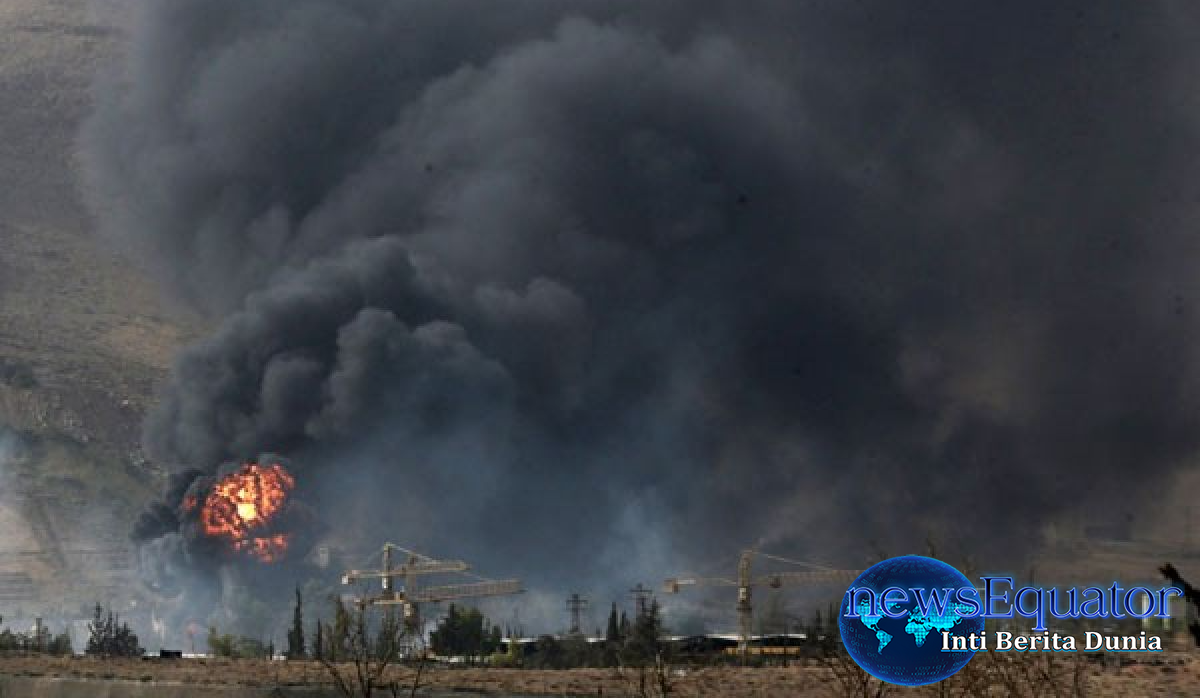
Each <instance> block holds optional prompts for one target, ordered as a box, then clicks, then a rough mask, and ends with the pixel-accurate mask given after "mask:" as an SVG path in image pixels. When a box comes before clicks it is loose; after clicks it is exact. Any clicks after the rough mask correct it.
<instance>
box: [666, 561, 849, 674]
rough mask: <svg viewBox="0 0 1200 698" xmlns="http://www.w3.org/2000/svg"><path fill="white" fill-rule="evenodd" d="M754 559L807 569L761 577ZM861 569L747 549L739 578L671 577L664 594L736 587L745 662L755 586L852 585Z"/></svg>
mask: <svg viewBox="0 0 1200 698" xmlns="http://www.w3.org/2000/svg"><path fill="white" fill-rule="evenodd" d="M755 557H763V558H767V559H770V560H775V561H777V562H784V563H787V564H792V565H800V566H803V567H807V568H808V569H806V570H802V571H795V572H772V573H768V574H763V575H759V576H757V577H756V576H754V574H753V569H752V568H753V562H754V558H755ZM861 573H862V570H838V569H833V568H832V567H826V566H825V565H815V564H812V563H808V562H801V561H799V560H789V559H788V558H785V557H780V556H778V555H771V554H769V553H764V552H762V551H760V550H754V549H747V550H743V551H742V554H741V556H740V557H739V558H738V569H737V579H726V578H722V577H672V578H670V579H667V580H666V582H665V583H664V584H663V591H665V592H666V593H668V594H677V593H679V592H680V591H681V590H682V589H683V588H684V587H691V586H729V587H737V605H736V606H735V608H736V610H737V616H738V652H739V653H741V655H742V659H743V661H744V660H745V658H746V655H747V654H748V653H749V648H750V635H751V631H752V630H753V624H754V603H753V595H752V592H753V589H754V587H769V588H771V589H779V588H780V587H784V586H802V585H810V584H832V583H847V584H848V583H850V582H852V581H854V579H855V578H856V577H858V575H859V574H861Z"/></svg>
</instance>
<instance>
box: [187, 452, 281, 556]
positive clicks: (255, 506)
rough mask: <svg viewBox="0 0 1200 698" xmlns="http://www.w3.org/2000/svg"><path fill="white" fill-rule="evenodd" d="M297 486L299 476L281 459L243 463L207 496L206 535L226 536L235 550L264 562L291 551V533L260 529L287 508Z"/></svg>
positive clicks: (203, 518) (202, 515)
mask: <svg viewBox="0 0 1200 698" xmlns="http://www.w3.org/2000/svg"><path fill="white" fill-rule="evenodd" d="M295 486H296V479H295V478H294V477H292V475H291V473H289V472H288V471H287V470H285V469H284V467H283V466H282V465H279V464H278V463H276V464H273V465H270V466H267V467H263V466H261V465H259V464H257V463H247V464H245V465H243V466H242V467H241V469H239V470H238V471H237V472H235V473H230V474H229V475H226V476H225V477H224V478H221V480H220V481H219V482H217V484H215V485H213V488H212V491H211V492H209V494H208V497H207V498H206V499H205V500H204V506H203V508H201V510H200V524H201V526H203V528H204V533H205V535H208V536H213V537H216V538H224V539H226V540H228V541H229V542H230V544H231V545H232V547H233V549H234V551H236V552H239V553H245V554H247V555H250V556H251V557H255V558H258V559H259V560H262V561H263V562H275V561H276V560H279V559H280V558H282V557H283V555H284V553H286V552H287V547H288V538H289V536H288V534H286V533H276V534H271V535H265V534H262V533H261V531H260V530H259V529H262V528H263V527H265V526H267V525H268V524H270V522H271V519H272V518H273V517H274V516H275V515H276V514H278V513H279V511H280V510H281V509H283V505H284V504H285V503H286V502H287V498H288V495H289V494H290V493H291V491H292V489H293V488H295ZM186 504H187V503H186V502H185V508H186Z"/></svg>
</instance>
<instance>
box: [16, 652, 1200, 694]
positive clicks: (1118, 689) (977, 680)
mask: <svg viewBox="0 0 1200 698" xmlns="http://www.w3.org/2000/svg"><path fill="white" fill-rule="evenodd" d="M1031 657H1032V655H1031ZM1122 659H1123V660H1124V663H1123V664H1122V665H1121V666H1119V667H1117V666H1105V665H1104V664H1102V663H1100V662H1097V661H1081V662H1080V664H1079V665H1078V667H1079V671H1078V676H1076V675H1075V673H1076V665H1075V664H1074V663H1073V660H1071V659H1059V660H1057V661H1056V662H1052V663H1051V664H1050V665H1047V664H1046V663H1045V662H1044V661H1042V662H1036V663H1035V662H1030V663H1029V664H1028V665H1025V664H1024V663H1021V662H1019V663H1016V664H1012V665H1009V666H1006V667H1004V668H1003V669H1004V671H1006V672H1007V675H1006V677H1001V676H1000V675H999V673H998V672H997V671H993V670H992V669H991V668H990V667H989V657H986V656H980V657H977V658H976V660H975V661H974V662H972V664H971V665H968V669H966V670H964V671H963V672H962V673H960V675H958V676H955V677H953V678H952V679H950V680H949V681H947V682H944V683H943V684H938V685H934V686H927V687H922V688H913V689H905V688H900V687H895V686H885V687H882V689H883V690H882V692H880V688H881V687H880V685H879V683H878V682H876V681H873V680H872V681H870V682H866V683H861V684H860V683H854V682H853V681H851V682H850V683H849V684H846V683H843V682H841V681H840V680H839V674H841V672H842V668H839V667H836V666H835V667H829V666H821V665H816V664H807V665H804V666H791V667H777V668H754V669H741V668H732V667H713V668H700V669H676V670H672V671H671V672H670V673H669V676H668V679H667V682H668V688H669V694H668V695H669V696H672V697H675V698H700V697H702V696H704V697H712V698H718V697H720V698H767V697H774V696H781V697H782V696H817V697H824V696H829V697H834V696H852V695H857V696H882V695H887V696H913V697H917V696H920V697H926V696H928V697H931V698H932V697H934V696H938V697H941V696H1034V695H1042V696H1075V695H1084V696H1100V697H1105V698H1107V697H1117V696H1191V695H1200V661H1197V659H1195V658H1193V657H1192V656H1191V655H1187V654H1164V655H1159V656H1156V658H1155V659H1154V660H1153V661H1152V662H1145V661H1138V660H1137V659H1136V658H1135V657H1133V656H1132V655H1126V656H1124V657H1123V658H1122ZM1047 668H1049V670H1050V674H1053V678H1056V679H1058V681H1057V682H1051V681H1049V680H1047V678H1046V677H1047V676H1048V675H1047V674H1043V673H1042V672H1043V671H1044V670H1046V669H1047ZM343 669H345V670H347V671H349V670H350V667H349V666H346V667H343ZM0 674H9V675H16V676H55V677H71V678H77V679H92V680H97V681H105V680H132V681H142V682H144V681H161V682H172V683H187V684H201V685H244V686H254V687H267V688H269V687H274V686H319V685H324V686H328V687H330V688H332V683H331V681H330V677H329V674H328V672H327V670H326V669H325V668H324V667H322V666H321V665H320V664H318V663H316V662H282V661H280V662H263V661H253V660H229V659H190V660H178V661H159V660H154V661H138V660H112V661H103V660H97V659H89V658H65V659H47V658H41V657H25V658H21V657H9V658H4V659H0ZM412 677H413V670H412V669H409V668H403V667H401V668H396V669H394V670H393V672H392V673H391V675H390V676H389V678H394V679H395V680H397V681H398V682H400V683H401V684H402V685H406V686H407V685H411V681H412ZM645 678H646V682H645V684H642V683H641V681H640V679H641V676H640V675H639V673H638V672H636V671H625V672H624V673H622V672H618V671H617V670H613V669H574V670H562V671H553V670H545V671H533V670H520V669H481V668H453V669H451V668H444V667H435V668H428V669H426V670H425V671H424V673H423V674H422V678H421V685H422V686H423V687H426V688H428V689H431V690H432V689H436V690H454V691H463V692H467V693H473V694H480V695H495V696H510V695H544V696H643V695H644V696H662V690H661V686H660V684H659V683H658V681H657V677H656V676H655V675H654V673H653V672H648V673H647V675H646V677H645ZM1076 679H1078V681H1076ZM643 686H644V688H643Z"/></svg>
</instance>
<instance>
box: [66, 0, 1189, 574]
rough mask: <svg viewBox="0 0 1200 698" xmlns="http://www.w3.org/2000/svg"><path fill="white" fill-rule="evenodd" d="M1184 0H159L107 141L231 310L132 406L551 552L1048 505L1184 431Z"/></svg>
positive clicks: (548, 557)
mask: <svg viewBox="0 0 1200 698" xmlns="http://www.w3.org/2000/svg"><path fill="white" fill-rule="evenodd" d="M1194 24H1195V22H1194V21H1193V18H1191V17H1190V16H1184V15H1183V14H1182V13H1181V8H1173V7H1170V6H1163V5H1158V4H1155V3H1137V4H1127V5H1121V6H1109V7H1105V8H1100V7H1095V6H1094V5H1093V4H1092V3H1078V4H1075V5H1068V4H1062V3H1059V4H1055V5H1053V6H1047V5H1046V4H1045V3H1015V4H1014V3H1003V4H998V5H995V6H993V7H981V6H978V5H968V4H965V3H952V2H947V3H927V4H923V5H920V6H919V7H918V6H913V5H903V6H902V5H899V4H896V3H873V2H858V3H797V2H778V3H771V2H763V3H750V4H747V3H744V2H717V1H715V0H714V1H708V2H697V1H694V0H690V1H688V2H658V3H642V2H628V3H626V2H611V3H603V4H600V3H588V2H563V1H561V0H558V1H554V2H504V3H498V2H491V1H485V0H470V1H468V0H457V1H447V0H437V1H436V2H434V1H432V0H431V1H415V0H409V1H405V2H396V1H394V0H353V1H350V2H346V1H344V0H338V1H336V2H335V1H334V0H305V1H299V2H298V1H297V0H258V1H256V2H245V1H244V0H237V1H232V0H203V1H201V0H181V1H179V2H172V3H155V4H148V5H147V6H146V7H144V8H143V9H140V10H138V12H137V16H136V21H135V22H134V23H133V25H132V27H131V31H130V35H129V45H128V57H127V59H126V60H125V62H124V63H123V64H122V66H121V67H120V71H119V74H118V75H117V76H116V77H115V79H113V80H112V81H110V82H107V83H105V84H103V85H102V86H101V88H100V89H99V90H98V95H99V104H98V107H97V111H96V113H95V115H94V117H93V118H92V119H91V120H90V122H89V123H88V125H87V127H86V129H85V132H84V134H83V138H82V144H83V151H84V159H85V172H86V183H87V187H88V192H89V195H90V197H91V200H92V201H93V203H94V207H95V210H96V211H97V212H98V213H99V214H100V219H101V221H102V223H103V227H104V229H105V231H106V232H107V234H109V235H111V236H113V238H114V239H115V240H118V241H119V242H120V243H121V244H123V245H125V246H126V247H128V248H130V249H132V250H134V251H136V252H138V253H140V254H144V255H145V257H146V258H147V259H149V260H150V261H151V262H152V263H153V268H154V269H155V270H156V271H157V272H158V273H159V274H160V275H161V276H162V278H163V279H164V281H165V282H166V283H167V284H168V288H169V289H170V290H171V291H172V292H174V293H176V294H178V295H180V296H182V297H184V298H186V299H189V300H191V301H192V302H194V303H195V304H196V305H197V306H198V307H200V308H202V309H203V310H205V311H206V312H208V313H210V314H211V316H212V317H213V318H214V321H215V322H216V324H217V325H218V328H217V329H216V331H215V332H214V333H213V334H212V336H211V337H210V338H208V339H206V340H204V341H202V342H200V343H198V344H196V345H195V346H193V347H191V348H189V349H188V350H186V351H185V352H184V353H183V354H182V355H181V356H180V358H179V361H178V363H177V365H176V367H175V370H174V372H173V374H172V377H171V379H170V382H169V384H168V385H167V386H166V389H165V391H164V394H163V396H162V401H161V405H160V406H159V408H158V409H157V411H156V412H155V413H154V414H153V415H152V417H151V418H150V420H149V421H148V424H147V431H146V444H147V447H148V449H149V450H150V452H151V454H152V455H153V457H155V458H157V459H159V460H161V461H163V462H166V463H170V464H172V465H175V466H178V467H179V468H180V469H183V468H200V469H202V470H205V471H208V472H211V471H212V469H213V468H215V467H216V464H218V463H221V462H223V461H226V460H229V459H236V458H243V457H246V456H248V455H253V454H255V453H258V452H260V451H262V450H273V451H279V452H283V453H286V454H287V455H288V456H289V457H291V458H292V459H293V462H294V463H295V467H296V469H297V470H298V472H299V473H300V476H301V481H302V483H304V484H302V485H301V487H302V488H305V487H307V488H308V491H307V492H306V493H304V494H303V496H304V497H305V498H306V500H307V501H310V502H312V503H313V504H314V506H315V507H316V509H317V511H318V512H320V514H321V516H323V517H324V518H325V520H326V521H327V522H328V523H329V524H330V525H331V528H332V529H338V528H342V529H346V530H353V531H354V532H355V533H356V534H357V535H359V536H362V537H370V535H374V534H373V533H371V532H372V531H386V532H387V533H386V535H385V536H383V537H386V538H390V539H401V540H403V541H404V542H409V543H412V544H413V545H415V546H425V547H428V548H432V549H435V550H448V551H451V552H452V553H453V554H456V555H462V556H473V557H474V558H475V559H476V560H477V561H478V562H480V563H481V564H482V565H484V566H486V568H487V571H488V572H495V573H497V574H519V575H523V576H525V577H526V578H527V579H529V580H530V583H531V584H532V585H534V586H542V587H544V588H557V587H556V586H555V585H560V584H561V585H567V584H570V585H576V586H581V587H591V588H599V587H604V588H608V586H606V585H609V586H611V588H614V589H618V588H627V587H620V586H617V585H623V584H627V583H630V582H632V581H635V580H638V579H641V580H645V581H655V580H656V579H657V578H659V577H661V576H663V575H665V574H669V573H671V572H674V571H680V570H678V569H677V568H680V567H708V566H709V564H710V562H712V561H713V559H714V558H719V559H720V561H726V560H727V561H729V562H730V564H732V556H733V554H734V553H735V552H736V550H737V549H738V548H739V547H741V546H743V545H745V544H749V543H754V542H765V543H768V544H769V545H770V547H772V548H773V549H775V550H779V551H784V552H789V553H791V554H794V555H812V556H816V557H819V558H824V559H828V560H833V561H837V562H840V563H842V564H861V563H862V562H863V561H864V559H865V555H867V554H868V553H869V550H870V549H871V546H873V545H874V546H878V547H881V548H883V549H885V550H888V551H889V552H892V553H899V552H901V551H913V550H920V549H921V545H922V541H924V539H925V537H926V535H928V534H930V533H932V534H933V535H934V536H935V537H937V538H939V539H941V540H949V541H954V542H955V543H956V544H958V545H960V546H961V548H962V549H964V550H969V551H974V552H976V553H977V554H980V555H986V554H988V552H989V551H994V552H995V555H996V556H997V558H995V559H998V558H999V556H1001V555H1003V554H1004V553H1006V552H1012V551H1015V550H1022V549H1025V548H1027V547H1028V541H1029V540H1031V539H1033V537H1034V535H1035V534H1036V531H1037V529H1038V527H1039V526H1041V525H1042V524H1044V523H1045V522H1048V521H1051V520H1053V519H1054V518H1055V517H1057V516H1059V515H1060V514H1062V513H1063V512H1064V511H1067V510H1070V509H1073V508H1084V509H1092V510H1095V509H1105V510H1109V511H1113V512H1116V511H1118V510H1121V507H1122V506H1125V505H1123V504H1120V502H1122V501H1136V497H1137V496H1138V494H1139V493H1142V492H1146V491H1148V490H1147V487H1151V486H1153V485H1155V483H1156V482H1157V483H1159V484H1161V478H1163V477H1165V476H1167V475H1168V474H1170V473H1172V472H1174V471H1176V470H1177V469H1178V468H1180V467H1183V466H1185V465H1186V464H1188V463H1189V461H1190V459H1191V458H1192V456H1193V454H1194V453H1195V451H1196V448H1197V446H1198V445H1200V416H1198V415H1200V412H1198V408H1200V397H1198V396H1200V373H1198V369H1200V364H1198V362H1197V358H1198V357H1200V353H1198V352H1197V348H1198V346H1200V344H1198V342H1197V339H1198V337H1197V305H1196V301H1197V297H1196V295H1195V294H1196V287H1195V283H1194V281H1193V279H1194V271H1195V269H1194V267H1195V261H1196V260H1197V259H1200V255H1198V253H1200V236H1197V234H1196V231H1195V228H1194V225H1193V223H1192V221H1193V217H1194V213H1195V208H1196V202H1197V201H1198V200H1200V198H1198V197H1200V191H1197V185H1196V182H1197V178H1196V177H1195V176H1194V174H1195V173H1194V171H1193V170H1194V169H1195V168H1194V165H1193V162H1194V161H1195V158H1194V155H1195V133H1194V130H1193V127H1192V120H1193V118H1194V114H1195V113H1196V111H1195V109H1194V106H1195V105H1194V104H1192V102H1193V100H1194V98H1193V97H1192V96H1191V92H1192V90H1191V87H1190V83H1189V82H1188V81H1187V77H1188V76H1190V75H1192V74H1193V71H1194V69H1195V68H1196V67H1197V66H1196V61H1195V55H1194V52H1193V51H1192V50H1191V49H1190V47H1189V46H1187V44H1185V43H1183V42H1182V41H1181V40H1180V37H1181V36H1185V35H1187V33H1188V32H1187V31H1180V30H1179V27H1190V26H1194ZM1130 507H1132V505H1130ZM168 528H169V527H168ZM164 530H165V529H164ZM143 533H145V532H143ZM721 571H723V572H726V571H727V570H721Z"/></svg>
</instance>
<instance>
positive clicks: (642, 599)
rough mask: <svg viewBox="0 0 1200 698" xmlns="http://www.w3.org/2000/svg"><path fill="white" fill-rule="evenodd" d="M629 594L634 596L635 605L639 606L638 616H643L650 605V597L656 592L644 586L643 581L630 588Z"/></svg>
mask: <svg viewBox="0 0 1200 698" xmlns="http://www.w3.org/2000/svg"><path fill="white" fill-rule="evenodd" d="M629 594H630V595H631V596H633V603H634V607H635V608H637V617H638V618H641V617H642V616H644V615H646V607H647V606H648V605H649V601H650V597H651V596H653V595H654V592H653V591H651V590H650V589H647V588H646V587H644V586H642V583H641V582H638V585H637V586H635V587H634V588H632V589H630V590H629Z"/></svg>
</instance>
